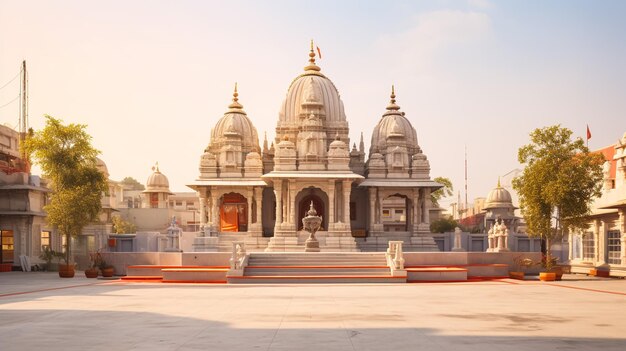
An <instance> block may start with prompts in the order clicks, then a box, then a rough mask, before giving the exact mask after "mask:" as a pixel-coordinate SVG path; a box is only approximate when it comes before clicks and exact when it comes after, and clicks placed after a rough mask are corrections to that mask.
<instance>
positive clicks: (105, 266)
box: [100, 260, 115, 278]
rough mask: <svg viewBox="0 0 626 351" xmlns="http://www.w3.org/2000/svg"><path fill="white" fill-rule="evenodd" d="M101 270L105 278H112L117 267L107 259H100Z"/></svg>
mask: <svg viewBox="0 0 626 351" xmlns="http://www.w3.org/2000/svg"><path fill="white" fill-rule="evenodd" d="M100 271H101V272H102V276H103V277H105V278H111V277H112V276H113V274H115V267H113V265H111V264H109V263H107V262H106V261H105V260H101V261H100Z"/></svg>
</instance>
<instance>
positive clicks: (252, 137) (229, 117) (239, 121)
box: [207, 85, 261, 153]
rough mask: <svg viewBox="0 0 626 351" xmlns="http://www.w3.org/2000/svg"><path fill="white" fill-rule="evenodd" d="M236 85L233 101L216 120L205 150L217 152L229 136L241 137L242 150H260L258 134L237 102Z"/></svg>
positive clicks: (246, 151)
mask: <svg viewBox="0 0 626 351" xmlns="http://www.w3.org/2000/svg"><path fill="white" fill-rule="evenodd" d="M238 96H239V93H237V85H235V92H234V93H233V102H232V103H231V104H230V105H228V111H226V113H225V114H224V116H223V117H222V118H220V119H219V121H217V123H216V124H215V127H214V128H213V130H212V131H211V142H210V144H209V147H208V148H207V151H210V152H213V153H218V152H219V148H220V147H221V146H222V145H225V144H227V143H228V140H229V138H235V139H241V143H242V145H241V146H242V152H244V153H248V152H261V148H260V147H259V136H258V133H257V130H256V128H255V127H254V125H253V124H252V121H250V119H249V118H248V115H247V114H246V112H245V111H244V110H243V106H242V105H241V104H240V103H239V98H238Z"/></svg>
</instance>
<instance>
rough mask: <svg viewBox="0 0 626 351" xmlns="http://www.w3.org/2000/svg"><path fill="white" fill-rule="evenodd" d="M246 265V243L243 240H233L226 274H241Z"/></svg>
mask: <svg viewBox="0 0 626 351" xmlns="http://www.w3.org/2000/svg"><path fill="white" fill-rule="evenodd" d="M247 265H248V255H247V254H246V245H245V244H244V242H243V241H234V242H233V249H232V252H231V256H230V271H229V272H228V275H243V270H244V268H245V267H246V266H247Z"/></svg>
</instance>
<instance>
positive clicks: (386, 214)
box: [383, 210, 391, 217]
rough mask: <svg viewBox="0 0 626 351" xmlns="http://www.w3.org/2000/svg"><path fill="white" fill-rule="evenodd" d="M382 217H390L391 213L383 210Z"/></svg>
mask: <svg viewBox="0 0 626 351" xmlns="http://www.w3.org/2000/svg"><path fill="white" fill-rule="evenodd" d="M383 217H391V212H390V211H389V210H383Z"/></svg>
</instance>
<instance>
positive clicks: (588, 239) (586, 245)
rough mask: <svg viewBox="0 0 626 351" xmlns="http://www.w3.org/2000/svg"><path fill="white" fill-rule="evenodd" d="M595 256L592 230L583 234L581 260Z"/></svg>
mask: <svg viewBox="0 0 626 351" xmlns="http://www.w3.org/2000/svg"><path fill="white" fill-rule="evenodd" d="M595 258H596V241H595V238H594V235H593V233H592V232H586V233H585V234H583V260H593V259H595Z"/></svg>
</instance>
